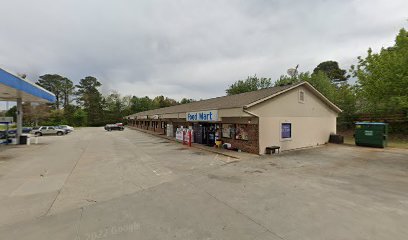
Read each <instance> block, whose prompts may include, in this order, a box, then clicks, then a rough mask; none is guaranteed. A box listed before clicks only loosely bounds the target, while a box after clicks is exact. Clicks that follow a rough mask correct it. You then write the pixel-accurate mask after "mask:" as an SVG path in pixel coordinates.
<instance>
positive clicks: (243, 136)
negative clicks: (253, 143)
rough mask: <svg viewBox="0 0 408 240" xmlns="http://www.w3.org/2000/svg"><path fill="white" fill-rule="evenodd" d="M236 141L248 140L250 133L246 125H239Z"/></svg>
mask: <svg viewBox="0 0 408 240" xmlns="http://www.w3.org/2000/svg"><path fill="white" fill-rule="evenodd" d="M235 139H239V140H248V132H247V130H246V125H244V124H237V127H236V130H235Z"/></svg>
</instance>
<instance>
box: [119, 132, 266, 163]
mask: <svg viewBox="0 0 408 240" xmlns="http://www.w3.org/2000/svg"><path fill="white" fill-rule="evenodd" d="M127 128H129V129H132V130H136V131H139V132H143V133H147V134H150V135H153V136H157V137H160V138H164V139H167V140H170V141H174V142H177V143H180V144H182V142H180V141H178V140H176V138H174V137H168V136H166V135H164V134H160V133H156V132H152V131H148V130H144V129H140V128H135V127H131V126H127ZM183 146H185V147H187V148H188V147H189V146H188V145H183ZM191 146H192V147H194V148H198V149H201V150H204V151H208V152H212V153H216V154H221V155H224V156H227V157H231V158H235V159H240V160H244V159H254V158H258V157H259V155H257V154H251V153H246V152H237V151H232V150H228V149H223V148H216V147H209V146H206V145H204V144H198V143H192V144H191Z"/></svg>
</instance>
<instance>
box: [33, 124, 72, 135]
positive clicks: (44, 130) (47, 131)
mask: <svg viewBox="0 0 408 240" xmlns="http://www.w3.org/2000/svg"><path fill="white" fill-rule="evenodd" d="M31 133H32V134H34V135H36V136H42V135H54V134H56V135H58V136H62V135H65V130H64V129H60V128H57V127H53V126H41V127H38V128H33V130H32V131H31Z"/></svg>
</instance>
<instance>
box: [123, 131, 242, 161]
mask: <svg viewBox="0 0 408 240" xmlns="http://www.w3.org/2000/svg"><path fill="white" fill-rule="evenodd" d="M127 128H128V129H130V130H136V131H139V132H142V133H147V134H149V135H152V136H156V137H160V138H163V139H166V140H170V141H173V142H176V143H179V144H182V143H181V142H179V141H177V140H175V139H173V138H169V137H167V136H164V135H160V134H154V133H152V132H150V131H146V130H144V129H138V128H132V127H127ZM182 146H184V145H183V144H182ZM191 147H193V148H196V149H200V150H203V151H207V152H211V153H216V154H220V155H223V156H226V157H231V158H235V159H240V158H239V157H237V156H233V155H230V154H228V153H222V152H218V151H215V150H211V149H207V148H203V147H199V146H197V144H196V143H192V144H191ZM186 148H187V147H186Z"/></svg>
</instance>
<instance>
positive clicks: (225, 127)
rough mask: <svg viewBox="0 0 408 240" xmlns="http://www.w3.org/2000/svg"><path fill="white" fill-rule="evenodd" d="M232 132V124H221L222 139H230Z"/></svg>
mask: <svg viewBox="0 0 408 240" xmlns="http://www.w3.org/2000/svg"><path fill="white" fill-rule="evenodd" d="M233 132H234V125H233V124H222V137H223V138H232V137H233Z"/></svg>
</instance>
